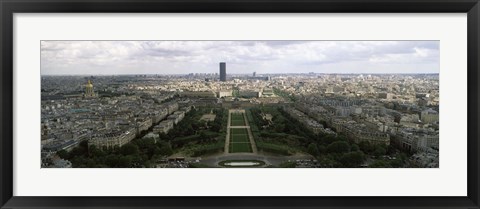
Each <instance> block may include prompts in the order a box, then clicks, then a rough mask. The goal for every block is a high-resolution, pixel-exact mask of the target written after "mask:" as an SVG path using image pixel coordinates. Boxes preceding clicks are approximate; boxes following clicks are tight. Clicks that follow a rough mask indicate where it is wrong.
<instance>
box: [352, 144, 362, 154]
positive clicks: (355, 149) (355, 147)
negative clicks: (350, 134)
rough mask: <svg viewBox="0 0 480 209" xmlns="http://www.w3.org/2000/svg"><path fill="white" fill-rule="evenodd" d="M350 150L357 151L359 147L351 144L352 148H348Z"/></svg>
mask: <svg viewBox="0 0 480 209" xmlns="http://www.w3.org/2000/svg"><path fill="white" fill-rule="evenodd" d="M350 149H351V150H352V152H353V151H359V150H360V147H359V146H358V145H356V144H352V146H351V147H350Z"/></svg>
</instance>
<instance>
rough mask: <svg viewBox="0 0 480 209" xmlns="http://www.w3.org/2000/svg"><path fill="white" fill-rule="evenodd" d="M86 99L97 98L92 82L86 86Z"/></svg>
mask: <svg viewBox="0 0 480 209" xmlns="http://www.w3.org/2000/svg"><path fill="white" fill-rule="evenodd" d="M84 96H85V97H89V98H91V97H95V96H96V95H95V92H94V91H93V84H92V81H90V80H88V83H87V84H86V85H85V95H84Z"/></svg>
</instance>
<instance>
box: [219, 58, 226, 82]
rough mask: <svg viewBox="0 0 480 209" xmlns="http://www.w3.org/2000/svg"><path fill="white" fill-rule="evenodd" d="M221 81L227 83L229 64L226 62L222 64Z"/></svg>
mask: <svg viewBox="0 0 480 209" xmlns="http://www.w3.org/2000/svg"><path fill="white" fill-rule="evenodd" d="M220 81H227V64H226V63H225V62H221V63H220Z"/></svg>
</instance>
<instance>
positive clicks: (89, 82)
mask: <svg viewBox="0 0 480 209" xmlns="http://www.w3.org/2000/svg"><path fill="white" fill-rule="evenodd" d="M85 86H86V87H91V88H93V84H92V82H91V81H90V80H88V83H87V85H85Z"/></svg>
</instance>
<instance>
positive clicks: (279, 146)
mask: <svg viewBox="0 0 480 209" xmlns="http://www.w3.org/2000/svg"><path fill="white" fill-rule="evenodd" d="M265 114H270V115H272V121H271V123H269V122H268V121H267V120H265V118H264V117H263V116H264V115H265ZM247 118H248V120H249V121H250V126H251V127H252V132H253V134H254V136H255V140H256V144H257V148H258V150H261V151H264V152H270V153H275V154H279V155H292V154H294V153H296V152H303V153H308V154H310V155H312V156H313V157H315V158H316V159H317V160H318V161H319V163H320V165H321V166H322V167H335V168H337V167H347V168H354V167H367V166H368V167H383V168H389V167H403V166H404V165H405V164H406V163H407V161H408V155H407V154H406V153H401V152H399V150H398V149H396V148H395V147H393V146H385V145H377V144H370V143H368V142H362V143H359V144H356V143H353V142H352V141H350V140H348V139H347V137H345V136H344V135H342V134H339V135H333V134H315V133H313V131H311V130H310V129H308V128H307V127H306V126H305V125H303V124H302V123H301V122H300V121H298V120H297V119H295V118H293V117H292V116H290V114H288V113H287V112H286V111H284V110H283V108H282V107H274V106H262V107H258V108H257V107H255V108H250V109H248V110H247Z"/></svg>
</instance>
